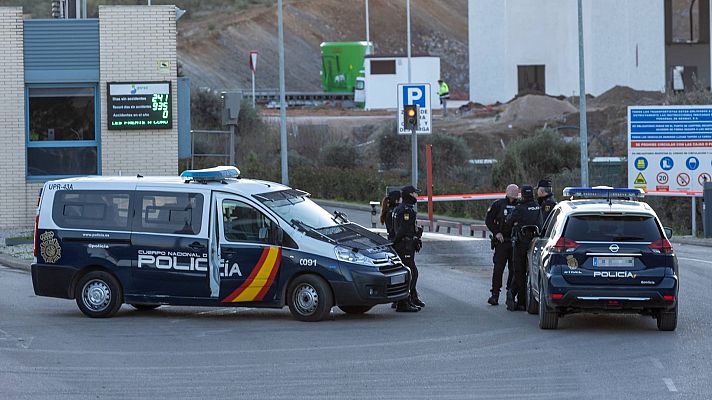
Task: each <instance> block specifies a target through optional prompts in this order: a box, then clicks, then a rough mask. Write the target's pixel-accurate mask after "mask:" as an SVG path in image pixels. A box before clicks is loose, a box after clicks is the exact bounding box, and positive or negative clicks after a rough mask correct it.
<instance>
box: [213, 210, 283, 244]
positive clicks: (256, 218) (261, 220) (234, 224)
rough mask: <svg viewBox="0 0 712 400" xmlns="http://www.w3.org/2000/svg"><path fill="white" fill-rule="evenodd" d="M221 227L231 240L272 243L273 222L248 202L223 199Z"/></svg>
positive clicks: (226, 236) (226, 237)
mask: <svg viewBox="0 0 712 400" xmlns="http://www.w3.org/2000/svg"><path fill="white" fill-rule="evenodd" d="M222 207H223V229H224V233H225V239H227V240H229V241H231V242H249V243H266V244H273V243H274V242H275V241H274V239H273V237H272V236H273V232H274V228H275V224H274V223H273V222H272V221H271V220H270V219H269V218H267V217H266V216H265V215H264V214H262V213H261V212H259V211H258V210H257V209H255V208H254V207H252V206H250V205H249V204H246V203H243V202H241V201H237V200H223V204H222Z"/></svg>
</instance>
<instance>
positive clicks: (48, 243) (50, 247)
mask: <svg viewBox="0 0 712 400" xmlns="http://www.w3.org/2000/svg"><path fill="white" fill-rule="evenodd" d="M40 240H41V243H40V254H41V255H42V258H43V259H44V260H45V262H46V263H49V264H54V263H56V262H57V260H59V259H60V257H62V248H61V247H60V246H59V241H58V240H57V239H56V238H55V237H54V232H52V231H48V232H45V233H43V234H41V235H40Z"/></svg>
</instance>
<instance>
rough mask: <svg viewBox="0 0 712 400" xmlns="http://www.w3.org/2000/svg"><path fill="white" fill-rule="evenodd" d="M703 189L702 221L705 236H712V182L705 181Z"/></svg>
mask: <svg viewBox="0 0 712 400" xmlns="http://www.w3.org/2000/svg"><path fill="white" fill-rule="evenodd" d="M703 190H704V192H703V195H704V203H702V222H703V225H704V229H705V237H706V238H712V182H705V185H704V187H703Z"/></svg>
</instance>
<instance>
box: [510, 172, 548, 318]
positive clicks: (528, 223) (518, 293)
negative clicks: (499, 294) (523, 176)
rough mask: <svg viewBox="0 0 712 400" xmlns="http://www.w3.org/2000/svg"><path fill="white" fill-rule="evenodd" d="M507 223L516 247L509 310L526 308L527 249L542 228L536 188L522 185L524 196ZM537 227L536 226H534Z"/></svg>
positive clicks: (513, 244) (513, 245)
mask: <svg viewBox="0 0 712 400" xmlns="http://www.w3.org/2000/svg"><path fill="white" fill-rule="evenodd" d="M505 224H506V225H508V226H510V227H511V229H512V247H513V248H514V257H513V258H514V280H513V281H512V285H511V286H510V288H509V290H508V291H507V310H509V311H516V310H525V309H526V306H525V304H526V293H525V292H526V287H527V286H526V281H527V251H528V250H529V244H530V243H531V241H532V240H533V239H534V237H535V236H536V234H535V233H536V232H535V230H541V224H542V221H541V207H539V204H538V203H537V202H536V200H534V188H532V187H531V186H529V185H525V186H522V198H521V200H520V202H519V204H517V206H516V207H514V211H512V213H511V214H509V215H508V216H507V219H506V220H505ZM534 227H536V228H534Z"/></svg>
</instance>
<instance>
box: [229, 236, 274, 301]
mask: <svg viewBox="0 0 712 400" xmlns="http://www.w3.org/2000/svg"><path fill="white" fill-rule="evenodd" d="M278 254H279V248H278V247H272V248H270V249H269V254H268V255H267V259H266V260H265V262H264V264H263V265H262V268H260V272H259V273H257V276H256V277H255V279H254V280H253V281H252V283H251V284H250V286H248V287H247V288H246V289H245V290H243V291H242V293H240V294H239V295H238V296H237V297H236V298H235V299H234V300H233V303H234V302H238V301H254V300H255V298H256V297H257V295H258V294H259V293H260V291H261V290H262V287H263V286H264V284H265V283H266V282H267V279H268V278H269V276H270V275H271V274H272V270H274V269H275V267H276V265H277V255H278Z"/></svg>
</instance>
